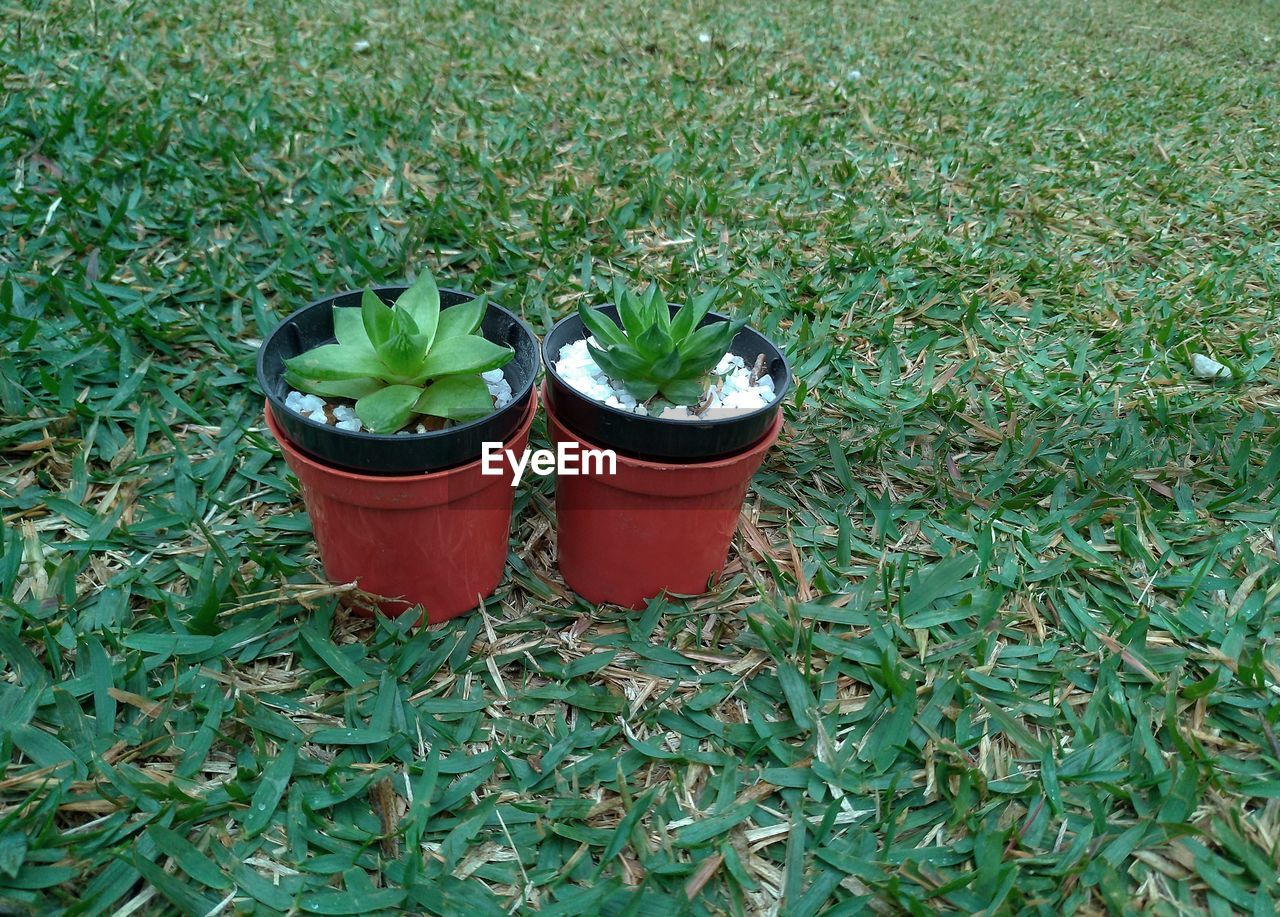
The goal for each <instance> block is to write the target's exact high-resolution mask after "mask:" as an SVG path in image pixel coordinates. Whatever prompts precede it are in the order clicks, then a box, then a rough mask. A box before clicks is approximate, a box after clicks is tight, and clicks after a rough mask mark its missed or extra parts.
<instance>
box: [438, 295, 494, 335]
mask: <svg viewBox="0 0 1280 917" xmlns="http://www.w3.org/2000/svg"><path fill="white" fill-rule="evenodd" d="M488 308H489V297H488V296H487V295H480V296H477V297H476V298H475V299H472V300H469V301H468V302H461V303H458V304H457V305H456V306H450V307H449V308H447V309H444V310H443V311H441V313H440V323H439V325H438V326H437V327H436V340H437V341H445V340H448V339H449V338H453V337H462V336H463V335H465V334H474V333H475V332H476V329H478V328H479V327H480V323H481V322H482V321H484V313H485V311H486V310H487V309H488Z"/></svg>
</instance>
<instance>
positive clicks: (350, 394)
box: [284, 370, 383, 398]
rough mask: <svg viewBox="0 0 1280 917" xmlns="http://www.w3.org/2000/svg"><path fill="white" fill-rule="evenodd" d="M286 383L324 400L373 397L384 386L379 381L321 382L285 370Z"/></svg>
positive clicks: (346, 380)
mask: <svg viewBox="0 0 1280 917" xmlns="http://www.w3.org/2000/svg"><path fill="white" fill-rule="evenodd" d="M284 381H285V382H287V383H288V384H289V386H290V387H291V388H295V389H297V390H298V391H300V392H306V393H307V394H309V395H319V396H320V397H322V398H363V397H364V396H365V395H372V394H373V393H374V392H376V391H377V390H378V389H380V388H382V386H383V383H382V382H379V381H378V380H377V379H337V380H334V381H331V382H321V381H320V380H319V379H308V378H306V377H305V376H299V375H298V374H297V373H295V372H290V371H289V370H285V374H284Z"/></svg>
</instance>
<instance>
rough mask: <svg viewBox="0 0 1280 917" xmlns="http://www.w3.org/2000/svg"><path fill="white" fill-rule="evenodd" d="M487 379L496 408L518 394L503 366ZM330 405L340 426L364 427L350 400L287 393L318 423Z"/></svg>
mask: <svg viewBox="0 0 1280 917" xmlns="http://www.w3.org/2000/svg"><path fill="white" fill-rule="evenodd" d="M481 378H483V379H484V384H485V386H486V387H487V388H488V389H489V394H490V395H492V396H493V408H494V410H495V411H496V410H499V409H500V408H505V407H506V406H507V405H509V404H510V403H511V401H512V399H513V398H514V397H515V395H514V394H513V393H512V391H511V383H509V382H508V381H507V377H506V376H504V375H503V374H502V370H500V369H491V370H489V371H488V372H487V373H483V374H481ZM326 405H327V406H328V407H329V408H330V410H331V411H332V412H333V418H334V421H335V423H334V424H333V426H335V427H337V428H338V429H339V430H351V431H353V432H356V433H359V432H362V431H363V430H364V424H363V423H361V422H360V418H359V417H357V416H356V409H355V408H354V407H352V406H351V403H350V401H349V400H342V399H338V398H334V399H329V400H326V399H324V398H321V397H320V396H319V395H305V394H303V393H302V392H298V391H294V390H293V389H290V390H289V394H287V395H286V396H285V399H284V406H285V407H287V408H288V409H289V410H291V411H293V412H294V413H295V414H300V415H302V416H303V417H306V418H308V419H310V420H314V421H316V422H317V423H328V422H329V421H328V419H327V418H326V417H325V412H324V409H325V406H326ZM452 424H453V421H447V422H446V423H445V426H452ZM426 432H427V429H426V427H424V426H423V425H422V424H418V425H417V426H415V427H413V428H411V429H405V430H397V431H396V433H395V435H396V436H410V435H412V434H414V433H426Z"/></svg>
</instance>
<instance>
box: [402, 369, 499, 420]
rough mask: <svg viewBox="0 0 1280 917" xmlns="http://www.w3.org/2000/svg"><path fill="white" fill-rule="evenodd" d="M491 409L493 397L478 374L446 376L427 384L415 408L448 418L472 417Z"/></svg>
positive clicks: (486, 412)
mask: <svg viewBox="0 0 1280 917" xmlns="http://www.w3.org/2000/svg"><path fill="white" fill-rule="evenodd" d="M492 410H493V396H492V395H490V394H489V387H488V386H487V385H485V384H484V379H482V378H481V377H480V376H478V375H475V376H446V377H445V378H443V379H438V380H436V381H435V382H433V383H431V384H430V385H429V386H427V390H426V391H425V392H423V393H422V396H421V397H420V398H419V399H418V401H417V404H416V405H414V411H416V412H417V413H419V414H430V415H431V416H432V417H445V418H448V419H449V420H473V419H475V418H477V417H483V416H484V415H485V414H488V413H489V412H490V411H492Z"/></svg>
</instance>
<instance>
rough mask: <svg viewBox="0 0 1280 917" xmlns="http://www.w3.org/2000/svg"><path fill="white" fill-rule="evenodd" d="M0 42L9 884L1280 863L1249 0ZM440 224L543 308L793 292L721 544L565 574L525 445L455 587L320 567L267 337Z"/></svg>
mask: <svg viewBox="0 0 1280 917" xmlns="http://www.w3.org/2000/svg"><path fill="white" fill-rule="evenodd" d="M704 36H705V39H704ZM362 42H368V48H367V50H361V47H362V46H361V45H359V44H357V43H362ZM0 47H2V49H3V60H4V69H3V81H4V94H3V107H2V110H0V115H2V117H0V162H3V163H4V170H3V172H4V174H3V181H4V184H3V186H0V257H2V260H3V262H4V264H5V268H4V270H5V274H4V279H3V281H2V282H0V329H2V332H3V341H4V353H3V355H2V356H0V406H2V408H3V426H2V427H0V447H2V448H3V450H4V460H5V462H6V463H7V464H5V465H4V470H3V482H2V484H0V501H2V505H3V519H4V528H3V538H4V541H3V559H2V560H0V584H2V594H3V600H2V604H0V912H6V911H10V910H15V911H17V912H24V911H26V910H28V909H30V910H32V911H37V912H45V911H48V910H53V909H58V908H65V909H67V910H68V911H70V912H77V913H79V912H86V913H101V912H104V911H113V910H115V909H118V908H123V909H124V912H126V913H127V912H144V913H150V912H162V911H180V912H185V913H202V912H210V911H213V910H215V909H217V908H219V907H221V908H223V909H224V910H226V911H239V912H249V911H255V910H256V911H258V912H269V911H270V910H271V909H273V908H274V909H278V910H281V911H284V910H288V909H290V908H295V907H296V908H300V909H301V910H303V911H307V912H313V913H329V914H337V913H369V912H375V911H378V910H380V909H388V910H392V909H397V908H407V909H410V910H415V911H424V912H429V913H455V914H456V913H469V914H475V915H481V914H490V913H494V914H497V913H501V912H504V911H518V910H533V909H535V908H537V909H541V911H542V912H544V913H548V914H587V913H609V914H622V913H637V914H657V915H664V917H665V915H671V914H676V913H682V912H686V911H687V912H690V913H696V914H701V913H752V914H754V913H771V912H775V911H781V912H782V913H786V914H796V915H804V914H818V913H824V912H825V913H856V912H859V911H862V910H865V909H868V908H871V909H875V910H879V911H886V912H896V911H911V912H915V913H923V912H929V911H933V910H948V909H951V910H957V911H961V912H970V913H973V912H979V911H982V912H987V913H991V912H1005V911H1024V910H1025V911H1028V912H1033V913H1045V914H1058V913H1091V912H1098V911H1102V910H1107V909H1111V910H1116V911H1119V910H1123V909H1126V908H1136V907H1141V906H1145V907H1158V908H1159V909H1160V912H1162V913H1167V914H1174V913H1187V912H1198V911H1201V910H1208V911H1211V912H1215V913H1226V912H1230V911H1235V912H1252V913H1256V914H1271V913H1274V911H1275V908H1276V902H1277V901H1280V888H1277V882H1276V874H1277V869H1278V867H1280V853H1278V847H1280V743H1278V742H1277V738H1276V733H1277V730H1280V724H1277V712H1278V710H1280V705H1278V704H1277V701H1278V698H1277V691H1278V688H1277V685H1278V684H1280V651H1278V650H1277V644H1276V623H1275V622H1276V611H1277V608H1280V574H1278V573H1277V569H1276V537H1277V536H1276V532H1277V500H1278V495H1277V489H1276V487H1277V485H1276V481H1277V477H1278V475H1280V449H1278V446H1280V436H1278V434H1277V407H1278V399H1277V390H1276V386H1275V378H1276V366H1275V361H1274V347H1275V335H1274V332H1275V327H1276V325H1275V321H1276V305H1275V304H1276V297H1277V288H1278V284H1277V263H1278V262H1277V235H1278V234H1280V218H1277V215H1276V213H1277V211H1276V205H1275V202H1276V200H1277V196H1276V195H1277V192H1278V191H1280V188H1278V187H1277V185H1278V181H1277V177H1278V176H1280V161H1278V158H1277V150H1278V149H1280V137H1278V136H1277V128H1276V125H1277V124H1280V90H1278V89H1277V70H1276V52H1277V48H1278V47H1280V22H1278V21H1277V20H1276V18H1275V11H1274V7H1273V6H1271V5H1270V4H1264V3H1252V2H1225V3H1210V2H1203V3H1189V2H1172V3H1154V2H1149V0H1141V2H1137V3H1129V2H1120V0H1105V2H1092V3H1085V2H1067V3H1065V4H1064V3H1048V2H1031V3H1023V2H1018V3H1014V2H1008V3H992V4H986V3H983V4H978V3H968V2H960V3H957V2H942V0H917V2H885V3H876V4H859V5H856V6H855V5H849V6H847V7H844V8H841V9H833V8H831V7H830V6H829V5H827V4H817V3H814V4H789V3H767V2H762V0H752V2H749V3H744V4H725V5H723V6H707V7H705V8H703V9H700V10H696V11H694V10H690V9H687V8H686V9H685V10H684V11H681V12H672V11H658V10H648V9H639V8H637V6H636V5H634V4H631V3H629V2H624V0H605V2H603V3H591V4H574V3H568V2H565V3H559V2H549V0H539V2H532V3H527V4H506V3H494V2H482V3H461V2H458V3H450V2H445V3H430V4H427V3H418V4H405V5H403V7H400V6H399V5H397V9H395V10H390V9H383V8H377V7H375V6H373V5H371V4H368V3H362V2H356V3H354V4H352V3H338V2H310V3H289V4H284V5H283V6H280V7H278V5H276V4H259V3H252V4H249V3H243V2H237V0H232V2H228V3H217V4H207V5H205V4H187V3H177V2H171V0H158V2H154V3H122V2H116V0H99V2H98V3H96V4H94V3H61V2H60V3H53V4H44V3H40V2H37V3H35V4H34V5H32V6H28V5H25V4H24V5H20V6H18V7H15V6H7V7H5V8H4V10H3V34H2V38H0ZM424 264H425V265H429V266H430V267H431V268H432V269H434V270H436V271H437V272H438V273H439V274H441V275H443V276H444V277H446V278H451V279H452V281H453V282H454V283H456V284H457V285H459V286H465V287H469V288H472V289H482V290H489V291H491V292H492V293H494V294H496V295H497V296H498V298H499V299H500V300H501V301H502V302H504V303H506V304H507V305H508V306H512V307H515V308H517V309H519V310H521V311H522V312H523V313H524V315H525V316H527V318H528V319H529V320H530V321H531V322H532V323H533V324H534V325H535V326H536V327H537V328H538V329H539V330H540V331H541V330H544V329H545V327H546V326H547V324H548V323H549V322H550V321H551V320H553V319H554V318H555V317H558V316H560V315H562V314H565V313H567V312H568V311H569V310H570V309H571V308H573V307H574V306H575V305H576V303H577V302H579V301H580V300H581V299H583V298H584V297H586V298H587V299H588V300H590V301H595V300H602V299H603V298H604V296H605V294H604V293H603V292H602V289H603V287H604V286H606V285H607V284H608V283H609V282H610V281H611V280H613V279H615V278H621V279H629V280H632V281H635V282H642V281H647V280H649V279H654V280H657V281H659V282H660V283H662V284H663V285H664V287H665V288H666V289H667V290H668V292H669V294H670V296H671V297H672V298H676V299H678V298H679V297H681V296H682V295H684V293H685V292H686V291H689V290H694V289H701V288H704V287H706V286H711V285H718V286H720V287H722V288H723V289H724V290H725V297H724V299H723V300H722V305H723V306H724V307H726V308H733V309H738V310H743V311H745V312H746V313H747V314H749V315H750V316H751V317H752V318H753V320H754V322H755V323H756V324H757V325H758V326H759V327H760V328H762V329H763V330H764V331H765V332H766V333H768V334H770V335H771V336H773V337H774V338H775V339H776V340H778V341H779V342H781V343H782V344H784V345H785V346H786V348H787V349H788V350H789V352H790V353H791V355H792V357H793V359H794V364H795V368H796V371H797V376H798V379H799V380H800V385H799V390H798V391H797V392H796V393H795V397H794V399H793V400H792V402H791V403H790V404H789V405H788V406H787V410H786V414H787V425H786V428H785V430H784V433H783V437H782V440H781V443H780V446H779V447H778V448H777V449H776V450H775V451H774V452H773V454H772V455H771V457H770V458H769V460H768V462H767V464H766V466H765V467H764V469H763V470H762V472H761V474H760V475H759V476H758V478H757V480H756V483H755V486H754V490H753V493H752V495H751V497H750V499H749V501H748V505H747V507H746V509H745V512H744V515H743V518H742V523H741V527H740V531H739V535H738V538H737V540H736V543H735V549H734V552H733V555H732V558H731V563H730V567H729V571H728V579H727V582H726V584H725V585H724V587H723V589H722V590H721V592H720V594H719V595H717V596H714V597H710V598H701V599H697V600H693V601H673V602H671V603H661V602H659V603H655V604H654V605H653V606H652V607H651V608H650V609H649V610H648V611H647V612H643V613H620V612H619V611H617V610H616V609H608V608H602V609H594V608H590V607H587V606H585V605H583V604H581V603H578V602H576V601H575V600H574V599H573V597H572V596H570V595H567V594H566V593H565V591H564V589H563V586H562V585H561V584H560V582H559V581H558V580H557V577H556V572H555V567H554V564H553V558H554V530H553V526H552V522H553V518H552V514H551V510H550V503H549V494H550V486H549V482H545V481H544V482H541V483H540V484H539V485H538V486H537V487H535V488H533V489H531V490H526V491H524V492H522V493H521V495H520V498H519V503H518V518H517V522H516V525H515V528H514V534H513V539H512V561H511V573H510V576H509V579H508V581H507V582H506V583H504V585H503V586H502V588H501V590H500V591H499V593H498V595H497V596H496V597H495V598H494V599H493V600H492V601H491V602H490V603H489V604H488V606H487V608H486V609H485V611H484V613H483V614H474V615H471V616H469V617H467V618H465V619H463V620H460V621H458V622H456V623H455V624H453V625H451V626H447V627H443V628H441V629H438V630H433V631H424V632H419V633H408V632H405V630H404V629H403V628H401V627H398V626H396V625H392V624H386V623H384V624H380V625H378V626H377V627H372V626H369V625H367V624H362V623H359V622H356V621H352V620H347V619H345V618H344V616H343V615H341V614H335V610H334V609H335V604H336V600H335V595H334V591H333V590H332V589H330V588H326V587H324V586H322V585H319V584H318V583H319V571H318V569H317V565H316V561H315V557H314V554H313V551H312V547H311V543H310V537H309V534H308V525H309V524H308V521H307V518H306V516H305V515H304V514H303V513H302V510H301V507H300V505H299V503H298V500H297V496H296V492H295V488H294V485H293V483H292V482H291V480H290V479H289V478H288V477H287V475H286V473H285V470H284V467H283V463H282V462H281V460H280V459H279V457H278V454H277V452H276V450H275V449H274V447H273V445H272V443H271V442H270V441H269V440H268V439H267V438H266V437H264V434H263V431H262V429H261V426H260V405H261V400H260V395H259V394H258V393H257V392H256V390H255V389H256V386H255V383H254V382H253V376H252V370H251V366H252V361H253V357H254V349H255V346H256V343H257V341H258V340H259V339H260V338H261V337H262V335H263V334H264V332H265V331H267V330H268V329H269V328H270V327H271V326H272V325H273V323H274V322H276V321H277V320H278V317H279V316H280V315H282V314H284V313H287V312H289V311H291V310H293V309H294V308H296V307H298V306H299V305H301V304H303V303H305V302H306V301H308V300H310V299H311V298H312V297H313V296H315V295H318V294H320V293H323V292H326V291H331V290H334V289H336V288H344V287H350V286H352V285H358V284H362V283H364V282H366V281H369V280H378V281H382V280H395V279H400V278H403V277H405V276H406V275H407V274H410V273H413V272H414V271H416V270H417V269H418V268H419V267H421V266H422V265H424ZM1192 351H1197V352H1203V353H1207V354H1211V355H1214V356H1216V357H1217V358H1219V359H1221V360H1223V361H1224V362H1227V363H1229V364H1231V365H1232V366H1234V367H1235V368H1236V370H1237V371H1238V372H1239V374H1240V375H1239V377H1238V378H1237V379H1236V380H1235V381H1231V382H1221V383H1217V384H1211V383H1207V382H1203V381H1197V380H1195V379H1192V378H1190V376H1189V373H1188V371H1187V367H1186V359H1187V356H1188V354H1189V353H1190V352H1192ZM637 563H643V559H641V558H637ZM388 828H390V829H392V831H393V832H394V834H393V836H391V837H388V835H387V830H388ZM424 850H425V852H426V855H425V856H424Z"/></svg>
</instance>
